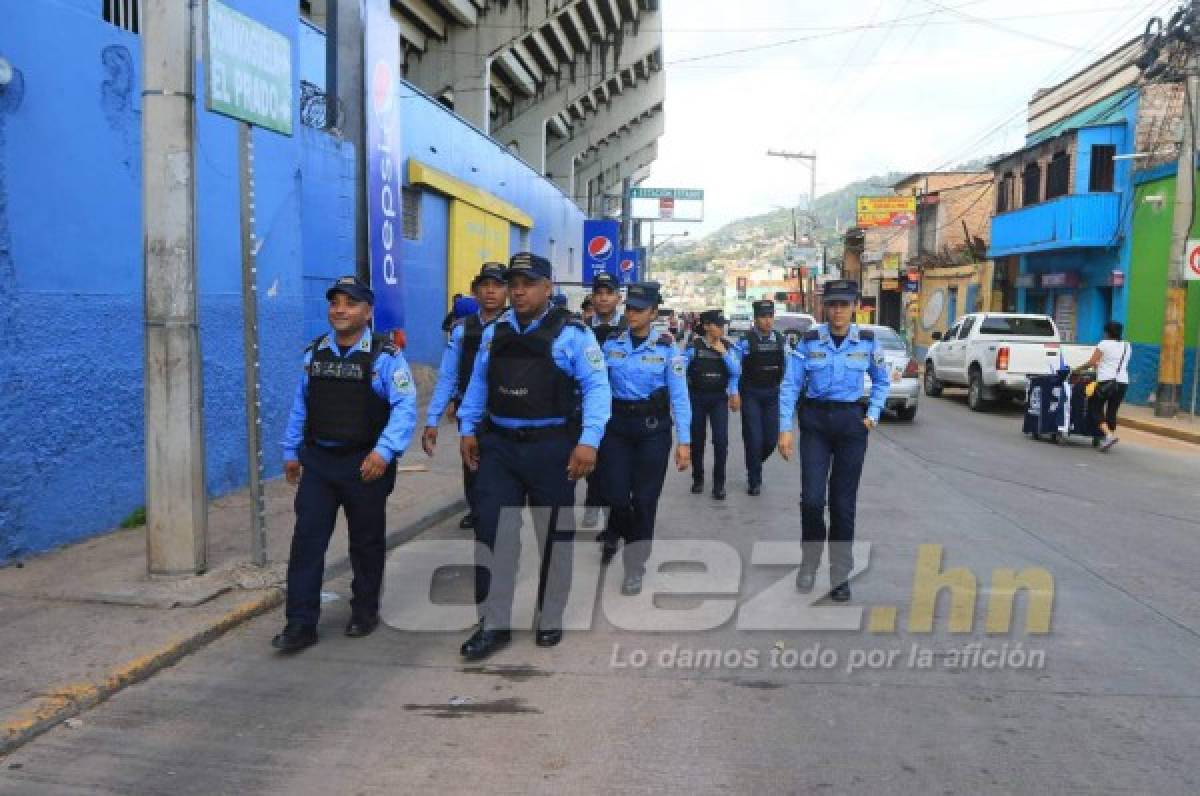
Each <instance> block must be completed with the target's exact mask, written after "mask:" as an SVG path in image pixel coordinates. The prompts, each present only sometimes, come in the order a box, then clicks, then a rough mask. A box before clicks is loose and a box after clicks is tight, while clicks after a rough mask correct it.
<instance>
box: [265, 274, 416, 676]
mask: <svg viewBox="0 0 1200 796" xmlns="http://www.w3.org/2000/svg"><path fill="white" fill-rule="evenodd" d="M325 297H326V298H327V299H328V300H329V325H330V327H332V328H331V330H330V331H329V332H328V333H326V334H323V335H321V336H320V337H318V338H317V339H316V340H314V341H313V342H312V343H311V344H310V345H309V346H308V348H306V349H305V351H304V375H303V376H302V377H301V379H300V386H299V387H298V388H297V389H296V398H295V400H294V402H293V403H292V411H291V415H290V416H289V417H288V422H287V429H286V431H285V433H284V439H283V465H284V474H285V475H286V476H287V480H288V483H290V484H295V483H297V482H299V484H300V487H299V489H298V490H297V492H296V504H295V505H296V529H295V532H294V533H293V535H292V549H291V553H290V555H289V557H288V570H287V610H286V615H287V625H286V626H285V627H284V629H283V632H282V633H280V634H279V635H277V636H275V638H274V639H273V640H272V642H271V643H272V644H273V645H274V646H275V648H276V649H279V650H281V651H283V652H299V651H300V650H302V649H304V648H306V647H309V646H311V645H313V644H315V643H316V642H317V620H318V618H319V617H320V613H321V582H322V580H323V579H324V572H325V550H326V548H328V547H329V539H330V537H331V536H332V535H333V526H334V522H335V521H336V520H337V512H338V508H339V507H340V508H341V509H342V510H343V511H344V512H345V513H346V524H347V526H348V530H349V534H350V564H351V567H352V568H353V571H354V580H353V582H352V583H351V585H350V588H351V589H352V590H353V599H352V600H351V601H350V609H351V616H350V622H349V624H348V625H347V626H346V635H347V636H351V637H357V636H366V635H368V634H370V633H371V632H372V631H373V630H375V627H376V626H377V625H378V624H379V593H380V590H381V589H382V587H383V564H384V556H385V554H386V535H387V525H386V519H387V518H386V509H387V498H388V495H390V494H391V492H392V487H393V486H395V483H396V460H397V459H399V458H400V457H401V456H402V455H404V451H405V449H406V448H407V447H408V443H409V441H410V440H411V439H412V433H413V428H414V426H415V425H416V415H417V391H416V388H415V387H414V386H413V380H412V373H411V372H410V371H409V369H408V363H407V362H405V361H404V356H403V355H402V354H401V353H400V352H399V351H398V350H397V349H396V348H395V346H393V345H392V344H391V342H390V341H388V339H387V338H385V337H382V336H379V335H372V334H371V331H370V329H369V328H368V323H369V322H370V320H371V310H372V306H373V305H374V303H375V295H374V293H373V292H372V291H371V288H369V287H368V286H367V285H366V284H365V283H364V282H361V281H360V280H358V279H357V278H355V277H353V276H345V277H342V278H341V279H338V280H337V281H336V282H335V283H334V284H333V286H332V287H330V288H329V290H328V291H327V292H326V294H325Z"/></svg>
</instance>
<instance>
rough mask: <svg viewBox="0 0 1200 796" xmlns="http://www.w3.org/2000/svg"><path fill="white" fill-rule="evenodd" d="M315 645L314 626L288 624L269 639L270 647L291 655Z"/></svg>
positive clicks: (315, 634)
mask: <svg viewBox="0 0 1200 796" xmlns="http://www.w3.org/2000/svg"><path fill="white" fill-rule="evenodd" d="M316 643H317V628H316V626H315V625H297V624H292V623H290V622H289V623H288V624H287V626H286V627H284V628H283V632H282V633H280V634H279V635H278V636H276V637H275V638H273V639H271V646H272V647H274V648H275V649H277V650H279V651H280V652H286V653H293V652H300V651H301V650H305V649H308V648H309V647H311V646H312V645H313V644H316Z"/></svg>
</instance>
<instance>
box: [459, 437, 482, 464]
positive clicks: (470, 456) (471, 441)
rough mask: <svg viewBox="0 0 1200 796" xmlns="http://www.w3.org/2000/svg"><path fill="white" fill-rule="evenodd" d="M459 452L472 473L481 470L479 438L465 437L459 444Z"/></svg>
mask: <svg viewBox="0 0 1200 796" xmlns="http://www.w3.org/2000/svg"><path fill="white" fill-rule="evenodd" d="M458 452H459V453H461V454H462V460H463V464H465V465H466V466H467V469H468V470H470V471H471V472H475V471H476V470H478V469H479V438H478V437H474V436H471V437H463V438H462V439H461V440H460V441H459V443H458Z"/></svg>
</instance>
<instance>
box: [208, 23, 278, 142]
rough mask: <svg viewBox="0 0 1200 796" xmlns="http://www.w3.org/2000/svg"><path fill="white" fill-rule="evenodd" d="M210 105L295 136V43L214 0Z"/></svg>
mask: <svg viewBox="0 0 1200 796" xmlns="http://www.w3.org/2000/svg"><path fill="white" fill-rule="evenodd" d="M205 32H206V34H207V35H206V36H205V42H204V43H205V52H204V56H205V57H204V67H205V71H204V86H205V107H206V108H208V110H210V111H213V112H214V113H220V114H224V115H225V116H232V117H233V118H235V119H240V120H242V121H244V122H249V123H250V124H253V125H257V126H258V127H265V128H266V129H268V130H274V131H275V132H277V133H283V134H284V135H291V134H292V44H291V42H290V41H289V40H288V38H287V37H286V36H284V35H282V34H280V33H277V32H275V31H274V30H272V29H271V28H268V27H267V26H266V25H263V24H260V23H258V22H255V21H254V20H253V19H251V18H250V17H248V16H246V15H245V14H240V13H238V12H237V11H234V10H233V9H232V8H229V7H228V6H226V5H224V4H223V3H221V2H220V0H208V16H207V24H206V26H205Z"/></svg>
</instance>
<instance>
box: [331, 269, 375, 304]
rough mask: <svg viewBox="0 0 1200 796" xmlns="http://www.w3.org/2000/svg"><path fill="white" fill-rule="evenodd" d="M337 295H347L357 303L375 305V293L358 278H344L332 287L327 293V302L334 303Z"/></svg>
mask: <svg viewBox="0 0 1200 796" xmlns="http://www.w3.org/2000/svg"><path fill="white" fill-rule="evenodd" d="M335 293H345V294H346V295H347V296H349V297H350V298H352V299H354V300H355V301H365V302H367V303H368V304H371V305H374V304H375V292H374V291H373V290H371V288H370V287H369V286H368V285H367V283H366V282H364V281H362V280H361V279H359V278H358V277H357V276H343V277H340V278H339V279H338V280H337V281H336V282H334V283H333V284H332V285H330V287H329V289H328V290H326V291H325V299H326V301H333V296H334V294H335Z"/></svg>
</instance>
